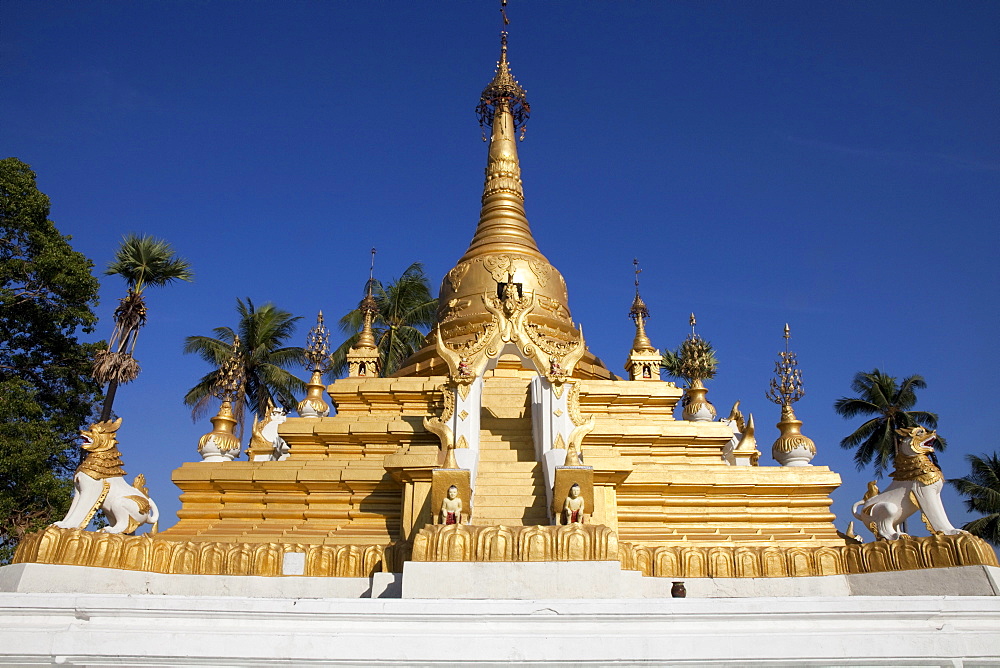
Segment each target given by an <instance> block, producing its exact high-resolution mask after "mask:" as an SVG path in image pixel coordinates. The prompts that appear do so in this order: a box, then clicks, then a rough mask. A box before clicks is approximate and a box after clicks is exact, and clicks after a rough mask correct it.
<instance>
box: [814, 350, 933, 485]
mask: <svg viewBox="0 0 1000 668" xmlns="http://www.w3.org/2000/svg"><path fill="white" fill-rule="evenodd" d="M926 387H927V383H926V382H925V381H924V378H923V376H908V377H906V378H904V379H903V382H902V383H897V382H896V378H895V376H889V375H887V374H886V373H885V372H884V371H881V370H879V369H874V370H873V371H871V372H870V373H865V372H863V371H862V372H859V373H857V374H855V376H854V380H853V381H851V389H852V390H854V391H855V392H856V393H857V395H858V396H856V397H841V398H840V399H837V401H836V402H835V403H834V404H833V408H834V410H836V411H837V414H838V415H840V416H841V417H843V418H844V419H848V420H849V419H851V418H855V417H858V416H859V415H860V416H870V419H869V420H867V421H866V422H865V423H864V424H862V425H861V426H860V427H858V428H857V429H855V430H854V432H853V433H851V434H850V435H849V436H847V437H846V438H844V440H842V441H841V442H840V447H842V448H844V449H845V450H852V449H853V450H854V451H855V452H854V463H855V464H856V465H857V467H858V470H859V471H860V470H862V469H863V468H864V467H865V466H867V465H868V464H870V463H872V462H873V461H874V463H875V475H876V477H879V478H880V477H882V474H883V473H884V472H885V471H887V470H889V469H890V468H891V467H892V461H893V458H894V457H895V454H896V430H897V429H902V428H906V427H916V426H917V425H921V426H924V427H927V428H929V429H937V423H938V416H937V414H936V413H928V412H927V411H914V410H910V409H911V408H913V406H914V405H915V404H916V403H917V394H916V390H918V389H920V390H922V389H925V388H926ZM946 446H947V442H946V441H945V440H944V439H943V438H941V437H940V436H938V438H937V441H936V442H935V444H934V447H936V448H937V449H939V450H944V449H945V447H946Z"/></svg>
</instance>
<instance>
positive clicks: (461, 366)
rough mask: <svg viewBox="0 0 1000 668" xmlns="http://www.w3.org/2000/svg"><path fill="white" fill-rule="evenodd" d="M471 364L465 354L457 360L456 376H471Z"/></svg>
mask: <svg viewBox="0 0 1000 668" xmlns="http://www.w3.org/2000/svg"><path fill="white" fill-rule="evenodd" d="M472 376H473V373H472V365H471V364H470V363H469V358H467V357H466V356H465V355H463V356H462V357H460V358H459V360H458V377H459V378H472Z"/></svg>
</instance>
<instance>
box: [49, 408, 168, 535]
mask: <svg viewBox="0 0 1000 668" xmlns="http://www.w3.org/2000/svg"><path fill="white" fill-rule="evenodd" d="M121 424H122V419H121V418H118V419H117V420H116V421H114V422H112V421H110V420H108V421H105V422H95V423H94V424H92V425H90V429H87V430H83V431H81V432H80V435H81V436H82V437H83V449H84V450H86V451H87V457H86V459H84V460H83V463H81V464H80V466H78V467H77V469H76V473H75V474H74V475H73V502H72V503H71V504H70V507H69V512H68V513H66V517H64V518H63V519H62V520H60V521H59V522H55V526H57V527H60V528H62V529H85V528H87V525H88V524H90V520H91V519H92V518H93V517H94V514H95V513H97V510H98V509H101V510H103V511H104V515H105V516H106V517H107V518H108V521H109V522H110V524H109V525H108V526H106V527H104V528H103V529H101V531H104V532H106V533H124V534H130V533H135V530H136V529H138V528H139V527H140V526H142V525H143V524H152V525H153V531H154V532H155V531H156V528H157V526H156V522H157V520H158V519H159V517H160V511H159V510H158V509H157V507H156V504H155V503H153V500H152V499H151V498H149V492H148V491H147V489H146V478H145V476H143V475H142V474H141V473H140V474H139V475H137V476H136V477H135V480H134V481H133V482H132V484H131V485H129V484H128V483H127V482H125V471H124V469H122V453H121V452H120V451H119V450H118V439H117V438H116V437H115V434H116V432H117V431H118V427H120V426H121Z"/></svg>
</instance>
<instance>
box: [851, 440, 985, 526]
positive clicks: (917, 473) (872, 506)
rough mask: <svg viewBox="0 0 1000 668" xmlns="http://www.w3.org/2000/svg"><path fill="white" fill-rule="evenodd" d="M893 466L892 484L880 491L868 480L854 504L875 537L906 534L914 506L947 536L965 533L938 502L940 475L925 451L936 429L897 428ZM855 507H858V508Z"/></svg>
mask: <svg viewBox="0 0 1000 668" xmlns="http://www.w3.org/2000/svg"><path fill="white" fill-rule="evenodd" d="M896 434H897V435H898V436H899V439H898V440H897V444H896V457H895V461H894V462H893V463H894V465H895V470H894V471H893V472H892V475H891V476H890V477H891V478H892V480H893V482H892V484H891V485H889V487H888V488H887V489H886V490H885V491H884V492H882V493H879V491H878V487H877V486H876V485H875V483H874V482H871V483H869V484H868V493H867V494H865V498H864V499H862V500H861V501H858V502H857V503H855V504H854V508H853V509H852V512H853V513H854V516H855V517H856V518H858V519H859V520H861V521H862V522H864V524H865V526H867V527H869V528H873V527H874V529H873V530H874V532H875V536H876V538H883V539H886V540H895V539H897V538H900V537H902V536H906V534H905V533H903V532H902V525H903V522H904V521H905V520H906V518H907V517H909V516H910V515H912V514H913V513H915V512H916V511H917V510H918V509H919V510H921V511H923V514H924V516H925V517H926V518H927V522H928V523H929V524H930V527H931V528H932V529H933V530H934V531H935V532H937V533H943V534H947V535H949V536H951V535H955V534H960V533H967V532H965V531H962V530H961V529H956V528H955V527H954V526H952V524H951V522H950V521H949V520H948V515H947V513H945V511H944V505H943V504H942V503H941V488H942V487H944V476H943V475H942V474H941V469H939V468H938V467H937V466H936V465H935V464H934V462H932V461H931V458H930V457H928V456H927V455H928V453H930V452H933V450H934V447H933V443H934V439H936V438H937V432H935V431H927V430H926V429H924V428H923V427H909V428H906V429H897V430H896ZM858 508H860V509H861V510H860V511H859V510H858Z"/></svg>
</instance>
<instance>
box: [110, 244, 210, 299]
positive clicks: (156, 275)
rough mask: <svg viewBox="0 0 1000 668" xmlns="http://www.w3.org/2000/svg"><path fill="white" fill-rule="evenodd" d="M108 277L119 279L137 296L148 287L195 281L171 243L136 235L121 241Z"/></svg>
mask: <svg viewBox="0 0 1000 668" xmlns="http://www.w3.org/2000/svg"><path fill="white" fill-rule="evenodd" d="M105 273H106V274H108V275H113V274H118V275H120V276H121V277H122V278H124V279H125V282H126V284H127V285H128V286H129V289H131V290H133V291H135V292H137V293H141V292H142V291H143V288H145V287H146V286H147V285H150V286H153V287H161V286H164V285H166V284H168V283H172V282H174V281H191V280H193V279H194V273H193V272H192V271H191V265H190V263H189V262H188V261H187V260H184V259H183V258H179V257H177V256H176V255H175V253H174V249H173V248H172V247H171V246H170V244H169V243H168V242H166V241H164V240H163V239H157V238H155V237H152V236H148V235H138V234H135V233H129V234H126V235H125V236H124V237H123V238H122V243H121V245H120V246H119V247H118V250H117V251H115V256H114V259H113V260H112V261H111V262H110V263H109V264H108V269H107V271H106V272H105Z"/></svg>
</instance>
